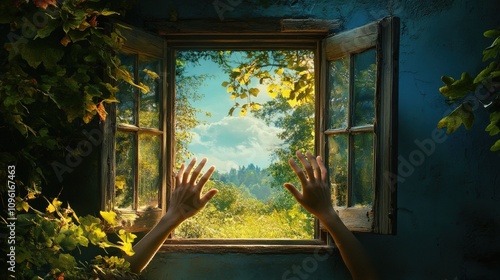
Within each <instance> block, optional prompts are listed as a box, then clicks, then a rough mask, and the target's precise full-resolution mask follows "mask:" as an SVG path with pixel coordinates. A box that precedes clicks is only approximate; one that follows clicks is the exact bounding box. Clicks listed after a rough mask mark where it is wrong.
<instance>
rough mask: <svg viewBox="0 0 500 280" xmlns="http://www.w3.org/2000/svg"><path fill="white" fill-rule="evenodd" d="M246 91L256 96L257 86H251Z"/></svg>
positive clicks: (257, 92)
mask: <svg viewBox="0 0 500 280" xmlns="http://www.w3.org/2000/svg"><path fill="white" fill-rule="evenodd" d="M248 92H249V93H250V94H251V95H253V96H257V95H258V94H259V92H260V90H259V89H258V88H251V89H249V90H248Z"/></svg>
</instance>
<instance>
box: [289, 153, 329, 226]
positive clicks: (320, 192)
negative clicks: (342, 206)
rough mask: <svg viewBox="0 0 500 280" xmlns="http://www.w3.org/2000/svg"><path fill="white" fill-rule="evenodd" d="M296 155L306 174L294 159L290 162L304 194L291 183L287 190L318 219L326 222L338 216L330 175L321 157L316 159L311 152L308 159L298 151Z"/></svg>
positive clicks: (307, 154)
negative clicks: (330, 184) (333, 200)
mask: <svg viewBox="0 0 500 280" xmlns="http://www.w3.org/2000/svg"><path fill="white" fill-rule="evenodd" d="M296 154H297V157H298V158H299V160H300V162H301V163H302V166H303V167H304V169H305V172H304V171H303V170H302V169H301V168H300V167H299V165H298V164H297V163H296V162H295V161H294V160H293V159H290V160H289V164H290V166H291V167H292V169H293V171H294V172H295V174H297V177H299V180H300V183H301V185H302V193H301V192H300V191H299V190H298V189H297V188H296V187H295V186H294V185H293V184H290V183H285V185H284V186H285V188H287V189H288V190H289V191H290V192H291V193H292V195H293V196H294V197H295V199H296V200H297V202H298V203H300V204H301V205H302V206H303V207H304V208H305V209H306V210H307V211H309V212H310V213H312V214H313V215H315V216H316V217H318V219H320V220H324V219H327V218H330V217H332V215H334V216H336V215H337V213H336V212H335V210H334V209H333V204H332V198H331V190H330V186H329V185H328V178H327V176H328V173H327V170H326V167H325V165H324V163H323V161H322V160H321V157H319V156H318V157H316V158H315V157H314V156H313V155H312V154H311V153H310V152H307V153H306V156H307V158H306V157H305V156H304V155H303V154H302V153H301V152H300V151H297V153H296ZM306 174H307V176H306Z"/></svg>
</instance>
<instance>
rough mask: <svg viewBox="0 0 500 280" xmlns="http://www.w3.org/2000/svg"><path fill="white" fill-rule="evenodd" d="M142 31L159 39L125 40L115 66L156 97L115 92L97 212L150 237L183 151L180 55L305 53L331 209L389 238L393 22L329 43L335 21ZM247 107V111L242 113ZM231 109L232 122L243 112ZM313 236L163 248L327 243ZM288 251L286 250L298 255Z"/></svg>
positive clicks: (167, 26) (317, 232)
mask: <svg viewBox="0 0 500 280" xmlns="http://www.w3.org/2000/svg"><path fill="white" fill-rule="evenodd" d="M148 24H151V25H152V26H154V29H156V30H157V32H158V33H159V35H160V36H162V37H163V38H164V39H158V38H157V37H156V36H151V35H149V34H146V33H142V32H139V33H137V32H138V31H136V30H129V31H127V32H126V34H125V36H126V37H127V38H128V39H129V40H128V41H127V45H126V48H125V49H124V52H123V55H122V62H123V63H124V64H125V65H126V66H127V67H128V70H129V71H130V72H131V73H134V79H135V81H136V82H137V83H138V84H140V83H141V82H142V84H144V85H147V86H148V87H149V89H150V90H151V89H153V90H152V91H148V92H146V93H141V89H140V88H131V87H128V86H125V87H121V88H120V93H119V99H120V101H121V103H120V104H119V105H117V106H115V107H114V109H113V108H112V109H111V110H110V117H109V118H110V119H112V120H114V122H110V123H106V124H104V127H105V128H107V130H105V131H108V133H107V135H108V136H109V137H107V138H106V139H112V140H108V142H105V145H104V146H105V147H107V148H105V151H108V152H104V153H103V163H105V164H106V166H107V167H108V168H105V169H106V170H107V171H106V174H105V176H103V185H104V186H105V187H104V188H103V208H104V209H115V210H119V211H121V212H122V213H130V214H136V215H138V216H139V219H136V221H135V222H134V224H133V226H132V224H130V225H129V226H132V229H135V230H147V229H149V228H150V227H151V226H152V225H154V223H155V222H156V221H157V220H158V218H159V217H160V216H161V215H162V214H163V213H164V212H165V209H166V205H168V200H169V195H170V193H171V191H172V186H173V179H174V173H175V165H176V152H177V151H178V150H180V149H181V147H180V146H179V145H178V142H176V138H175V135H176V125H177V124H178V123H177V122H178V121H180V120H182V119H183V118H182V117H183V116H180V115H179V116H177V115H176V114H180V113H179V112H180V111H179V110H178V108H177V107H176V104H178V103H179V102H180V101H179V100H178V99H177V98H179V96H178V94H176V91H178V90H179V89H178V88H177V86H178V85H177V84H176V82H175V81H176V79H177V78H178V77H176V71H179V68H178V65H176V64H177V63H178V59H177V58H178V56H179V54H182V52H184V54H185V53H186V52H193V53H194V52H204V51H212V52H213V51H215V52H226V51H230V52H232V53H238V52H240V54H239V55H242V52H249V51H250V52H252V51H253V52H257V51H261V52H272V51H283V50H286V51H294V50H295V51H307V52H311V53H312V58H313V61H312V65H313V69H314V73H313V79H312V83H313V86H312V87H311V88H312V90H313V101H312V104H313V119H312V127H313V133H312V135H314V136H313V137H312V138H311V139H310V141H311V142H312V144H311V145H312V148H313V150H314V152H315V153H316V154H318V155H321V156H322V157H323V158H324V159H326V160H327V161H326V162H328V165H329V172H330V177H329V178H330V183H331V185H332V195H333V197H332V199H333V200H334V203H335V205H336V209H337V210H338V211H339V214H340V216H341V218H342V219H343V221H344V222H345V223H346V224H347V225H348V227H349V228H350V229H351V230H353V231H363V232H375V233H383V234H393V233H395V226H394V225H395V224H394V223H395V203H396V201H395V190H396V181H395V178H396V176H391V174H396V169H395V168H396V163H397V161H396V160H395V158H396V155H397V150H396V148H397V147H396V144H397V139H396V133H395V132H396V128H397V119H396V116H397V73H398V71H397V65H398V44H399V20H398V19H397V18H385V19H383V20H381V21H379V22H375V23H371V24H368V25H366V26H362V27H360V28H356V29H354V30H350V31H346V32H341V33H339V34H337V35H333V36H329V37H327V35H328V33H329V32H330V31H331V30H332V29H337V28H338V27H339V25H338V22H337V21H322V20H318V21H315V20H283V21H275V20H263V21H259V22H257V21H255V22H253V23H247V22H243V23H241V22H233V24H232V25H231V24H228V22H224V24H221V23H216V22H201V21H193V22H187V23H186V22H159V23H158V22H155V23H152V22H150V23H148ZM212 25H213V26H212ZM200 26H202V27H203V30H200ZM228 28H229V29H228ZM214 30H217V31H214ZM167 45H168V48H167ZM240 70H241V69H240ZM274 70H277V71H281V70H279V68H276V69H273V71H274ZM148 71H153V72H155V71H158V74H159V77H157V78H156V79H151V76H150V75H148ZM283 71H286V70H283ZM234 72H237V71H234ZM233 75H234V76H235V77H236V76H237V75H238V74H237V73H234V74H233ZM260 78H261V79H262V78H263V77H260ZM293 82H297V83H298V81H292V83H293ZM193 85H194V83H193ZM302 85H304V84H302ZM229 86H231V84H230V83H229V82H228V83H224V85H223V87H225V89H223V90H225V91H226V92H225V93H226V94H227V96H226V98H227V99H230V96H231V91H235V89H234V87H233V88H232V89H230V88H229ZM304 86H311V85H310V84H309V85H304ZM252 88H255V87H253V86H252V85H251V84H249V87H248V88H247V89H248V93H249V94H250V95H252V94H253V93H255V90H253V91H251V89H252ZM266 89H267V90H268V91H271V89H269V85H266V87H261V90H263V91H265V90H266ZM261 94H267V93H266V92H263V93H261ZM286 98H289V95H288V96H286ZM290 100H292V99H291V98H290ZM252 102H253V101H252V100H250V101H249V102H248V103H247V104H246V105H247V107H246V108H247V109H248V108H250V107H251V106H252ZM254 103H255V102H254ZM254 105H255V104H254ZM230 109H231V108H230V107H229V108H226V110H224V112H227V111H230ZM236 109H237V111H236V113H235V114H238V110H241V109H243V103H241V104H239V107H238V106H236ZM176 112H177V113H176ZM233 113H234V112H233ZM157 120H158V122H157ZM156 165H158V166H156ZM163 198H166V199H163ZM125 223H126V221H125ZM311 227H312V228H313V233H312V236H311V238H310V239H307V240H291V241H290V240H282V239H277V240H264V239H256V240H248V239H244V240H242V239H231V240H227V239H222V240H217V239H210V240H206V239H201V240H196V239H194V240H193V239H175V238H174V239H171V240H169V241H167V242H168V243H171V244H183V245H186V246H187V247H185V248H187V249H186V250H193V249H194V248H195V247H190V246H189V245H190V244H191V245H192V244H197V245H196V246H197V247H196V250H198V251H199V250H201V248H200V247H199V245H200V244H209V245H215V244H228V243H229V244H236V245H238V244H239V245H241V246H240V247H239V249H238V250H243V249H244V248H247V247H248V245H258V244H260V245H266V244H267V245H281V246H283V245H290V244H292V245H304V246H306V247H307V246H309V245H322V244H323V245H324V244H326V240H327V238H326V237H327V235H326V234H325V233H324V232H323V231H322V230H321V226H320V225H319V222H318V221H317V220H314V221H313V222H312V225H311ZM174 236H175V234H174ZM294 248H295V249H293V250H292V251H294V250H296V249H297V248H298V247H294ZM308 248H309V247H308ZM211 249H213V248H211ZM211 249H210V250H211ZM267 249H269V248H267V247H266V250H267Z"/></svg>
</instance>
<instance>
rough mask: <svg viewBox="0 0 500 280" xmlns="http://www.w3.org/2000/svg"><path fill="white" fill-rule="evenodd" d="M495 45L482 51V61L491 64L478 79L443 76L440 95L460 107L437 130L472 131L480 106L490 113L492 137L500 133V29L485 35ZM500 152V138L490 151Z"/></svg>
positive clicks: (462, 76)
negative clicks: (462, 127)
mask: <svg viewBox="0 0 500 280" xmlns="http://www.w3.org/2000/svg"><path fill="white" fill-rule="evenodd" d="M484 36H485V37H487V38H492V39H494V40H493V43H492V44H491V45H490V46H489V47H487V48H486V49H485V50H484V51H483V62H486V61H491V62H490V63H489V64H488V66H486V67H485V68H484V69H483V70H482V71H481V72H479V74H477V75H476V77H474V78H473V77H472V76H471V75H470V74H469V73H466V72H464V73H462V75H461V77H460V79H458V80H455V79H454V78H452V77H448V76H442V77H441V80H442V81H443V83H444V84H445V85H444V86H442V87H441V88H440V89H439V92H440V93H441V94H442V95H443V96H444V97H447V98H448V99H449V100H450V101H451V102H453V103H455V102H458V103H459V105H458V106H457V107H456V108H455V109H454V110H453V111H452V112H451V113H449V114H448V116H445V117H444V118H442V119H441V120H440V121H439V122H438V125H437V126H438V128H445V127H446V132H447V133H452V132H455V131H456V130H457V129H458V128H459V127H460V126H461V125H462V124H463V125H464V126H465V128H467V129H470V128H471V126H472V124H473V123H474V119H475V115H474V111H475V110H476V108H478V107H483V108H486V109H488V110H489V112H490V117H489V120H490V122H489V124H488V125H487V126H486V128H485V130H486V132H488V133H489V135H490V136H497V135H498V134H499V133H500V96H499V93H500V28H497V29H493V30H488V31H486V32H484ZM490 150H491V151H499V150H500V139H498V140H497V141H496V142H495V143H494V144H493V145H492V146H491V148H490Z"/></svg>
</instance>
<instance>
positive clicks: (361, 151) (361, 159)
mask: <svg viewBox="0 0 500 280" xmlns="http://www.w3.org/2000/svg"><path fill="white" fill-rule="evenodd" d="M353 137H354V150H353V153H354V154H353V161H354V164H353V167H354V168H353V169H354V170H353V176H352V178H353V179H352V181H353V182H352V183H353V188H352V189H353V195H352V197H353V203H352V206H367V205H372V203H373V199H374V182H373V168H374V166H373V133H361V134H355V135H354V136H353Z"/></svg>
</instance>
